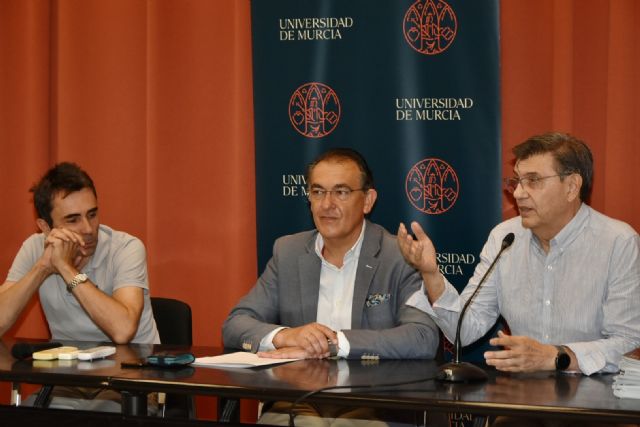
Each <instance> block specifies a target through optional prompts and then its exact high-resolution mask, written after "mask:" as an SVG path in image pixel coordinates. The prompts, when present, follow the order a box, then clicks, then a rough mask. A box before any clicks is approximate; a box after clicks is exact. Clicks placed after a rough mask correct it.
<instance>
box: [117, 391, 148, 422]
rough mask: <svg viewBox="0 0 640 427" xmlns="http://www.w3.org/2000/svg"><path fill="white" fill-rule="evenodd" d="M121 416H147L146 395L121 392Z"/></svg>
mask: <svg viewBox="0 0 640 427" xmlns="http://www.w3.org/2000/svg"><path fill="white" fill-rule="evenodd" d="M121 395H122V415H129V416H134V417H135V416H143V417H146V416H147V393H144V392H131V391H122V392H121Z"/></svg>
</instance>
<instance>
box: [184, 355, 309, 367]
mask: <svg viewBox="0 0 640 427" xmlns="http://www.w3.org/2000/svg"><path fill="white" fill-rule="evenodd" d="M294 360H300V359H268V358H266V357H258V355H257V354H255V353H249V352H246V351H237V352H235V353H229V354H223V355H221V356H208V357H197V358H196V361H195V362H193V363H192V364H191V365H192V366H200V367H204V368H253V367H256V366H267V365H276V364H278V363H285V362H293V361H294Z"/></svg>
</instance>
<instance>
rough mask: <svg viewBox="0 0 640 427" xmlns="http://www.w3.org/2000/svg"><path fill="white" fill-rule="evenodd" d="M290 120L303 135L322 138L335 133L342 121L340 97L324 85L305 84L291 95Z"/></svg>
mask: <svg viewBox="0 0 640 427" xmlns="http://www.w3.org/2000/svg"><path fill="white" fill-rule="evenodd" d="M289 119H290V120H291V124H292V125H293V127H294V128H295V129H296V130H297V131H298V132H300V133H301V134H302V135H304V136H306V137H309V138H322V137H323V136H326V135H328V134H330V133H331V132H333V130H334V129H335V128H336V126H338V122H339V121H340V100H339V99H338V95H336V93H335V92H334V90H333V89H331V88H330V87H329V86H327V85H325V84H322V83H316V82H313V83H306V84H303V85H302V86H300V87H299V88H298V89H296V91H295V92H293V95H291V99H290V100H289Z"/></svg>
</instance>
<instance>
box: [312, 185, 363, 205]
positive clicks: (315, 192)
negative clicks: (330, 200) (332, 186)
mask: <svg viewBox="0 0 640 427" xmlns="http://www.w3.org/2000/svg"><path fill="white" fill-rule="evenodd" d="M354 191H367V189H365V188H356V189H354V190H352V189H351V188H339V189H337V190H325V189H324V188H312V189H311V190H309V194H308V197H309V200H311V201H312V202H319V201H321V200H324V196H326V195H327V194H330V195H333V196H335V197H336V199H338V200H340V201H341V202H345V201H347V200H349V197H350V196H351V193H353V192H354Z"/></svg>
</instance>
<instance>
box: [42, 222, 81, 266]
mask: <svg viewBox="0 0 640 427" xmlns="http://www.w3.org/2000/svg"><path fill="white" fill-rule="evenodd" d="M84 247H85V242H84V239H83V238H82V236H81V235H80V234H78V233H76V232H74V231H71V230H68V229H66V228H61V227H57V228H52V229H51V230H50V231H49V232H48V233H46V235H45V240H44V254H43V255H42V258H41V261H42V262H43V264H44V265H45V266H46V267H47V268H48V269H49V271H50V273H51V274H53V273H60V271H61V270H62V269H63V268H65V267H67V268H68V267H74V268H77V269H79V267H80V266H81V264H82V263H83V261H84V260H85V259H86V258H87V256H88V253H87V251H86V250H85V248H84Z"/></svg>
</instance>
